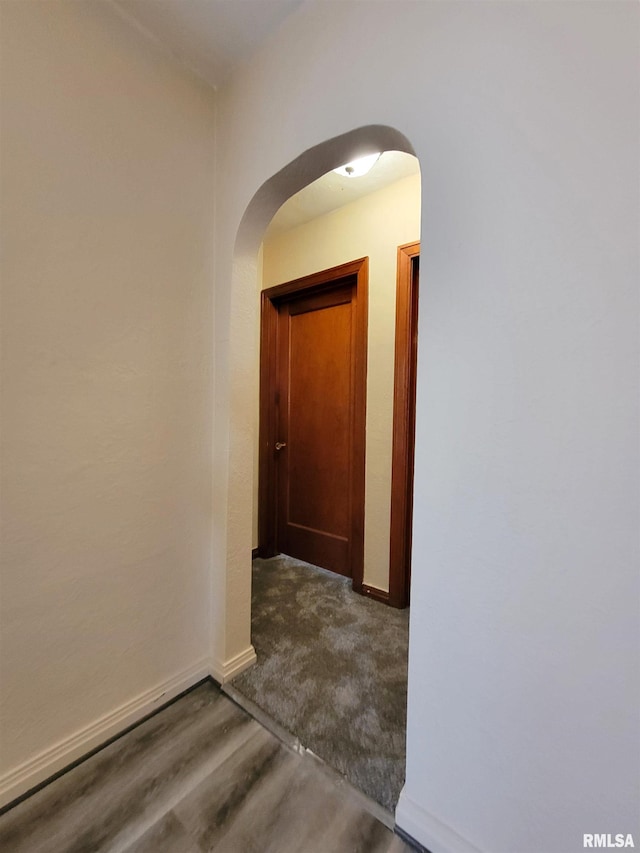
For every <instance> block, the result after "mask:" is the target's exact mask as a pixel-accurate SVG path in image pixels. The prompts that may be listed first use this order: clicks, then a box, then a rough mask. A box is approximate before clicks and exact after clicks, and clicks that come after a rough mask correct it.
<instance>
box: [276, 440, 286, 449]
mask: <svg viewBox="0 0 640 853" xmlns="http://www.w3.org/2000/svg"><path fill="white" fill-rule="evenodd" d="M286 446H287V442H286V441H276V450H282V448H283V447H286Z"/></svg>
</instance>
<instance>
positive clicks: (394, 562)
mask: <svg viewBox="0 0 640 853" xmlns="http://www.w3.org/2000/svg"><path fill="white" fill-rule="evenodd" d="M419 259H420V243H419V242H416V243H406V244H405V245H403V246H399V247H398V268H397V282H396V345H395V367H394V392H393V451H392V467H391V535H390V543H389V604H390V605H391V606H392V607H400V608H401V607H406V606H407V604H408V603H409V578H410V570H411V526H412V519H413V467H414V451H415V417H416V411H415V409H416V372H417V363H416V358H417V332H418V286H417V282H416V276H415V275H414V265H416V264H418V263H419Z"/></svg>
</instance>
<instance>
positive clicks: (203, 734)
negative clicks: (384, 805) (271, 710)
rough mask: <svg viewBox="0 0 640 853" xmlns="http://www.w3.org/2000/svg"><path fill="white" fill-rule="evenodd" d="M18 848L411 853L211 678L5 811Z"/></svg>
mask: <svg viewBox="0 0 640 853" xmlns="http://www.w3.org/2000/svg"><path fill="white" fill-rule="evenodd" d="M0 850H3V851H7V853H9V851H10V852H11V853H98V851H110V853H111V851H113V852H114V853H115V851H127V853H203V851H211V850H215V851H221V852H222V851H226V853H342V851H344V853H383V851H387V852H388V853H392V852H393V853H400V851H410V848H409V847H408V846H407V845H405V844H404V843H403V842H402V841H401V840H400V839H399V838H398V837H397V836H395V835H394V834H393V833H392V832H391V831H390V830H389V829H388V828H387V827H386V826H384V825H383V824H382V823H381V822H379V821H378V820H377V819H376V818H375V817H373V816H372V814H371V813H370V812H369V811H368V810H367V809H366V808H364V806H363V804H362V802H361V800H359V799H358V796H357V795H356V794H355V793H354V792H352V790H351V789H350V788H349V786H348V785H347V784H346V783H345V782H339V781H336V779H335V778H334V777H333V776H332V775H331V774H330V773H329V772H326V771H325V770H324V769H323V768H322V766H320V765H319V764H318V763H317V761H316V760H314V758H313V757H311V756H310V755H308V754H305V753H300V752H295V751H294V750H292V749H290V748H289V747H287V746H286V745H284V744H283V743H282V742H281V741H280V740H278V739H277V738H276V737H275V736H274V735H273V734H271V732H269V731H268V730H267V729H266V728H264V726H262V725H260V723H258V722H257V721H256V720H254V719H253V718H252V717H250V716H249V715H248V714H246V713H245V712H244V711H243V710H241V709H240V708H239V707H238V706H237V705H235V704H234V703H233V702H232V701H231V700H230V699H228V698H227V697H226V696H224V695H223V694H222V693H221V692H220V691H219V690H218V688H217V687H215V685H213V684H212V683H209V682H207V683H204V684H202V685H200V686H199V687H197V688H196V689H194V690H193V691H191V692H190V693H188V694H187V695H185V696H183V697H182V698H181V699H179V700H178V701H177V702H175V703H173V704H172V705H170V706H169V707H168V708H165V709H164V710H163V711H161V712H160V713H159V714H156V715H155V716H153V717H151V718H150V719H149V720H147V721H146V722H144V723H142V724H141V725H139V726H137V727H136V728H135V729H133V730H132V731H130V732H128V733H127V734H125V735H123V737H121V738H119V739H118V740H116V741H114V743H112V744H110V745H109V746H107V747H105V748H104V749H103V750H101V751H100V752H98V753H96V754H95V755H94V756H92V757H91V758H89V759H87V760H86V761H84V762H83V763H81V764H79V765H78V766H77V767H75V768H73V769H72V770H70V771H69V772H68V773H66V774H64V775H63V776H61V777H60V778H58V779H56V780H55V781H53V782H52V783H50V784H49V785H47V786H46V787H45V788H43V789H42V790H40V791H38V792H37V793H36V794H34V795H33V796H31V797H29V798H28V799H26V800H24V801H23V802H22V803H20V804H18V805H17V806H15V807H14V808H13V809H11V810H9V811H8V812H6V813H5V814H4V815H2V816H0Z"/></svg>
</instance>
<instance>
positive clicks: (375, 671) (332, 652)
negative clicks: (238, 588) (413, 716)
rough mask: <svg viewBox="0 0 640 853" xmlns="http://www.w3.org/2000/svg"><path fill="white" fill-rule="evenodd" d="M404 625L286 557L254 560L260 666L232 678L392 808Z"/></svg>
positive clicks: (397, 614)
mask: <svg viewBox="0 0 640 853" xmlns="http://www.w3.org/2000/svg"><path fill="white" fill-rule="evenodd" d="M408 621H409V612H408V610H395V609H393V608H391V607H386V606H385V605H383V604H380V603H378V602H376V601H372V600H371V599H368V598H365V597H363V596H361V595H357V594H356V593H354V592H353V591H352V589H351V581H350V580H348V579H347V578H342V577H340V576H339V575H335V574H333V573H331V572H327V571H324V570H323V569H318V568H316V567H315V566H310V565H309V564H308V563H303V562H301V561H300V560H294V559H292V558H291V557H285V556H279V557H273V558H272V559H270V560H255V561H254V564H253V594H252V619H251V625H252V639H253V644H254V646H255V649H256V652H257V655H258V663H257V664H256V665H255V666H254V667H252V668H251V669H249V670H247V671H246V672H244V673H242V674H241V675H240V676H238V677H237V678H236V679H234V681H233V687H234V688H236V689H237V690H238V691H239V692H240V693H241V694H242V695H243V696H245V697H247V698H248V699H250V700H251V701H252V702H255V704H256V705H258V706H259V707H260V708H262V709H263V710H264V711H265V712H266V713H267V714H268V715H269V716H270V717H272V718H273V719H274V720H276V722H278V723H280V725H282V726H283V727H284V728H285V729H287V730H288V731H289V732H291V733H292V734H294V735H296V736H297V737H298V739H299V740H300V741H301V743H302V744H303V745H304V746H305V747H307V748H308V749H310V750H312V751H313V752H315V753H316V755H318V756H320V758H322V759H323V760H324V761H326V762H327V764H329V765H330V766H332V767H333V768H335V769H336V770H338V771H339V772H340V773H342V774H343V775H344V776H346V777H347V779H348V780H349V781H350V782H351V783H352V784H353V785H355V786H356V787H357V788H359V789H360V790H361V791H363V792H364V793H365V794H367V795H368V796H369V797H371V798H372V799H374V800H376V801H377V802H378V803H380V804H381V805H382V806H384V807H385V808H387V809H389V810H391V811H392V810H393V809H395V806H396V803H397V801H398V796H399V794H400V789H401V787H402V785H403V782H404V767H405V728H406V702H407V653H408Z"/></svg>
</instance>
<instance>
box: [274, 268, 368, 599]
mask: <svg viewBox="0 0 640 853" xmlns="http://www.w3.org/2000/svg"><path fill="white" fill-rule="evenodd" d="M367 282H368V260H367V258H361V259H360V260H357V261H351V262H350V263H347V264H341V265H340V266H338V267H333V268H332V269H329V270H323V271H322V272H318V273H314V274H313V275H309V276H305V277H304V278H299V279H296V280H295V281H289V282H286V283H285V284H279V285H277V286H275V287H270V288H268V289H267V290H264V291H263V292H262V318H261V338H260V478H259V492H260V496H259V513H258V528H259V547H258V554H259V556H261V557H272V556H274V555H275V554H278V553H284V554H289V555H290V556H292V557H298V558H299V559H302V560H306V561H308V562H310V563H313V564H315V565H316V566H321V567H323V568H325V569H330V570H331V571H334V572H339V573H340V574H342V575H345V576H347V577H351V578H352V582H353V584H352V585H353V589H354V590H356V591H357V592H361V591H362V589H363V584H362V576H363V573H364V483H365V415H366V384H367Z"/></svg>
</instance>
